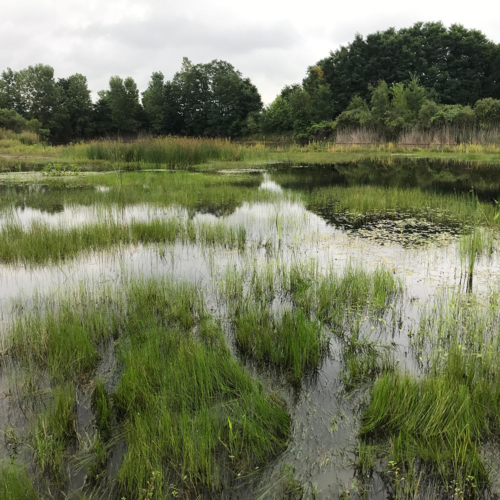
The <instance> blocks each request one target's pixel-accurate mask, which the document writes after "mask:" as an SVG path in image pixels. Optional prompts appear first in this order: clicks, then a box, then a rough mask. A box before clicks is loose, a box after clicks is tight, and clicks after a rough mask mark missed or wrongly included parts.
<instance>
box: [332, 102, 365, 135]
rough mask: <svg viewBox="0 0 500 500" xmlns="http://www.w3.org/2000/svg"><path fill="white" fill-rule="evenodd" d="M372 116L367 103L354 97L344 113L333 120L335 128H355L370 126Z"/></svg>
mask: <svg viewBox="0 0 500 500" xmlns="http://www.w3.org/2000/svg"><path fill="white" fill-rule="evenodd" d="M371 121H372V116H371V113H370V108H369V107H368V103H367V102H366V101H365V100H364V99H363V98H362V97H359V96H354V97H353V98H352V99H351V102H350V103H349V106H347V109H346V110H345V111H342V113H340V115H339V116H337V118H336V120H335V127H336V128H357V127H361V126H363V125H367V124H370V123H371Z"/></svg>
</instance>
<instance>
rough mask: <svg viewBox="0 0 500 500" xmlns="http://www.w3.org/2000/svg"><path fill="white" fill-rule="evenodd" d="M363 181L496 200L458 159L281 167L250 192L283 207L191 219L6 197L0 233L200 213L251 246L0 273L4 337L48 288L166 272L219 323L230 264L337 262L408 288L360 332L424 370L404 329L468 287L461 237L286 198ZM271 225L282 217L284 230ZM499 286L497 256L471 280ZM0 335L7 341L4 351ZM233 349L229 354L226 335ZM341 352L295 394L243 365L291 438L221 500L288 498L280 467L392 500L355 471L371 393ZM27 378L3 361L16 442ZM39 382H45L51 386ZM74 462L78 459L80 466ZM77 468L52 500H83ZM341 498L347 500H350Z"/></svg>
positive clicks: (55, 196) (168, 212)
mask: <svg viewBox="0 0 500 500" xmlns="http://www.w3.org/2000/svg"><path fill="white" fill-rule="evenodd" d="M356 184H371V185H380V186H398V187H419V188H421V189H426V190H433V191H437V192H441V193H450V192H457V193H458V192H459V193H468V192H469V191H470V190H471V189H472V188H474V192H475V193H476V194H477V196H478V197H480V198H481V199H483V200H485V201H491V200H493V199H495V198H497V196H498V195H499V193H500V168H495V167H492V166H480V167H477V168H472V167H471V166H470V165H468V164H465V165H464V164H461V165H460V164H458V163H454V162H429V161H428V160H425V161H423V160H401V159H394V161H392V162H391V163H387V162H383V163H381V162H373V161H368V160H364V161H360V162H357V163H349V164H336V165H321V166H290V165H281V166H275V167H274V168H273V169H272V170H271V171H270V172H269V175H258V176H256V177H255V180H252V181H251V182H249V185H248V189H264V190H269V191H272V192H274V193H277V194H278V196H279V197H278V199H277V200H276V201H275V202H267V203H246V202H243V203H242V204H239V205H236V204H235V205H233V206H220V205H218V204H217V203H214V204H211V205H200V206H198V207H196V208H195V209H193V207H190V208H189V209H186V208H182V207H180V208H176V209H165V208H158V207H153V206H149V205H146V204H140V205H134V206H130V207H126V208H125V209H123V208H120V209H119V210H118V209H117V208H116V207H115V206H114V205H111V206H109V205H107V206H106V207H103V206H100V205H99V203H97V204H96V203H95V198H94V196H95V193H96V190H95V188H92V192H91V193H90V194H91V196H90V198H88V197H87V194H89V191H88V190H89V188H81V190H82V191H81V192H79V191H78V189H74V190H72V191H71V190H70V192H68V190H65V189H63V188H62V187H57V188H51V187H47V186H46V187H43V186H42V187H40V186H23V187H19V186H16V187H3V188H2V189H1V190H0V196H2V197H3V200H4V202H5V205H4V207H9V210H7V211H6V213H5V214H3V215H0V227H1V224H2V217H3V219H4V221H5V219H6V218H7V217H12V213H13V212H14V214H15V216H16V217H17V218H18V219H19V220H21V222H22V223H23V224H24V225H29V224H31V223H33V221H36V220H43V221H44V222H46V223H49V224H55V225H58V224H62V225H75V224H83V223H86V222H88V221H92V220H94V219H95V218H96V217H98V216H102V214H103V213H105V214H109V216H110V217H113V218H115V217H121V218H122V219H121V220H123V221H124V222H129V221H131V220H137V219H140V220H151V219H152V218H155V217H162V218H165V217H193V218H194V219H195V220H200V221H206V222H210V221H215V220H223V221H224V222H225V223H226V224H228V225H234V226H237V225H244V226H245V228H246V230H247V235H248V239H249V246H250V249H249V250H247V251H245V252H243V253H234V252H228V251H226V250H224V249H204V248H201V247H199V246H196V245H181V244H175V245H172V246H171V247H169V248H165V247H164V246H162V245H151V246H140V245H139V246H135V247H125V248H120V249H117V250H116V251H113V252H109V253H103V252H98V253H90V254H87V255H83V256H81V257H79V258H77V259H75V260H73V261H70V262H66V263H64V264H60V265H56V266H41V267H36V268H27V267H23V266H12V265H11V266H6V265H0V328H2V330H1V331H2V332H6V331H7V329H8V323H9V319H10V318H11V316H12V314H16V311H18V310H19V308H20V307H21V308H27V309H29V308H30V307H31V306H32V302H33V297H34V295H35V293H38V294H39V295H40V297H42V299H43V297H44V296H46V295H47V294H49V293H50V292H53V291H54V290H64V289H66V288H72V287H76V286H81V285H82V284H83V285H85V286H91V287H92V286H100V285H102V284H106V283H108V284H109V283H113V284H119V283H122V282H123V283H125V282H127V281H128V280H130V279H131V278H133V277H136V276H165V277H169V278H170V279H173V280H188V281H191V282H195V283H197V284H198V286H200V287H202V288H203V290H205V294H206V298H207V301H208V305H209V307H210V308H211V310H212V313H213V314H214V316H216V317H220V318H221V319H222V320H224V311H223V310H221V309H219V308H218V300H217V297H218V283H220V282H221V281H222V280H223V279H224V276H225V274H224V273H225V270H226V268H228V267H232V268H236V269H239V270H243V269H244V268H245V267H247V266H248V265H249V264H252V263H253V264H255V265H257V266H264V265H273V263H274V264H275V263H276V261H277V260H280V261H281V262H302V263H307V262H317V264H318V266H319V268H320V269H323V270H326V269H328V268H330V267H332V266H333V267H334V268H335V269H337V270H341V269H342V268H343V267H345V266H347V265H349V264H352V263H353V262H354V263H361V264H362V265H364V266H365V267H367V268H373V267H375V266H377V265H383V266H385V267H387V268H389V269H391V270H393V271H394V273H395V274H397V275H398V276H400V277H401V278H402V279H403V280H404V287H405V292H404V293H403V295H402V296H401V297H399V298H398V299H397V300H396V301H395V302H394V304H393V305H391V306H390V307H388V309H387V311H386V312H384V313H381V317H380V318H370V319H369V320H368V321H366V323H364V324H363V326H362V328H361V334H363V335H367V336H369V337H370V338H372V339H379V340H381V341H383V342H384V343H391V344H392V345H393V346H394V356H395V357H396V358H397V359H398V363H400V365H401V366H403V367H405V368H407V369H408V370H410V371H412V372H415V373H418V371H419V366H420V365H419V363H418V360H416V359H415V357H414V354H413V353H412V350H411V341H410V339H409V336H408V334H409V332H411V331H412V330H414V329H415V327H416V325H417V324H418V321H419V318H420V317H421V314H422V311H423V310H424V309H425V308H424V305H425V304H431V303H432V300H433V298H435V297H439V296H440V295H442V294H446V293H447V292H448V291H449V290H455V291H456V290H464V287H465V284H464V281H463V280H464V277H463V265H462V263H461V261H460V257H459V251H458V233H457V231H456V230H455V229H454V228H453V227H445V228H443V227H435V226H429V224H427V223H423V222H422V221H420V220H419V219H418V218H414V217H413V218H410V217H409V216H407V215H406V214H398V215H397V217H392V218H389V219H382V220H381V219H379V218H374V219H373V220H371V221H366V220H364V221H363V224H361V225H358V226H356V225H355V224H352V222H349V221H344V222H341V223H339V220H338V219H332V218H329V217H328V216H327V214H325V213H322V212H321V211H317V212H316V213H315V212H313V211H311V210H308V209H307V208H306V207H305V206H304V205H303V204H302V203H299V202H297V201H294V200H293V199H290V198H289V197H288V195H287V190H292V191H304V190H305V191H310V190H313V189H315V188H317V187H324V186H331V185H356ZM79 189H80V188H79ZM97 192H98V196H102V197H106V196H108V195H109V193H108V191H106V190H97ZM82 193H83V199H84V200H86V201H88V203H85V204H75V201H76V200H78V199H80V200H81V199H82ZM44 200H46V204H44ZM92 200H94V201H92ZM0 206H2V203H1V202H0ZM7 212H8V213H7ZM99 214H100V215H99ZM277 217H280V220H281V221H282V227H281V230H280V231H279V233H278V229H277V226H276V218H277ZM401 223H403V224H405V226H404V230H407V231H406V232H407V233H408V235H411V236H412V237H413V236H415V238H414V239H415V241H414V242H413V241H411V240H412V237H408V238H405V239H404V240H398V239H397V238H392V239H391V237H390V235H391V234H396V233H398V232H399V233H404V231H401V226H400V224H401ZM349 224H351V225H350V226H349ZM370 224H382V226H383V227H382V229H384V230H385V231H386V233H385V234H386V238H385V239H384V241H383V242H382V241H380V240H379V239H377V238H370V237H367V235H366V234H362V233H361V232H360V231H361V230H368V231H370V229H369V227H370ZM398 224H399V226H398ZM384 225H385V226H384ZM394 225H396V226H397V227H396V228H395V227H394ZM367 227H368V229H367ZM379 229H380V228H379ZM399 233H398V234H399ZM436 234H437V235H444V236H445V237H444V238H442V241H441V242H440V244H432V245H428V246H424V247H422V246H421V245H420V244H418V243H419V242H420V240H421V239H425V238H426V237H429V238H430V239H432V238H433V237H434V236H435V235H436ZM269 238H271V239H272V240H273V242H274V243H275V247H279V251H278V252H277V253H274V254H272V255H269V253H268V252H266V250H265V248H264V246H263V242H265V241H267V240H268V239H269ZM278 240H280V241H279V244H278ZM433 243H435V241H434V240H433ZM499 279H500V259H499V258H498V255H497V253H496V252H495V253H494V254H493V255H492V256H490V257H481V258H479V260H478V262H477V264H476V268H475V273H474V283H473V286H474V292H476V293H478V294H479V295H481V294H485V293H487V292H488V290H489V288H490V287H491V284H492V283H493V282H495V281H496V282H498V280H499ZM13 304H17V305H16V307H14V308H13ZM1 338H2V336H1V335H0V349H1V343H2V340H1ZM228 343H229V344H230V345H231V338H230V334H229V333H228ZM341 348H342V346H341V341H340V340H339V339H337V338H336V337H334V336H332V340H331V344H330V355H329V356H328V357H327V358H326V359H325V360H324V362H323V363H322V365H321V366H320V367H319V369H318V372H317V373H315V374H313V375H309V376H307V377H305V378H304V380H303V381H302V383H301V384H300V386H299V387H297V386H293V387H292V386H290V385H289V384H287V382H286V380H283V378H282V377H281V376H279V375H277V374H273V373H268V372H266V371H265V370H261V369H258V368H257V367H254V366H253V365H251V364H250V365H248V369H249V370H251V371H252V373H253V374H254V375H255V376H256V377H258V378H259V379H260V380H262V381H263V382H264V384H266V385H267V386H269V387H271V388H273V389H274V390H276V389H277V388H278V389H279V392H280V394H281V395H282V396H283V397H284V398H285V400H286V401H287V407H288V409H289V411H290V414H291V416H292V421H293V436H292V439H291V442H290V445H289V447H288V448H287V450H286V451H284V452H283V453H282V454H281V455H280V456H279V457H277V458H276V459H274V460H273V461H272V462H271V463H270V464H269V466H268V467H266V468H265V469H264V470H262V471H260V472H259V473H257V474H255V475H252V477H247V478H243V479H241V480H239V481H238V482H237V483H236V484H234V485H233V488H230V489H228V490H226V491H225V492H224V493H223V498H227V499H233V498H234V499H241V500H247V499H248V500H250V499H255V498H259V497H262V498H282V497H281V496H280V495H281V489H280V483H279V478H280V474H281V471H282V468H283V466H284V465H288V466H290V467H292V469H293V471H294V475H295V477H296V478H297V480H299V481H300V482H301V483H302V484H303V485H304V496H303V499H304V500H305V499H307V498H313V497H314V495H313V493H312V492H313V490H315V491H317V498H318V499H330V498H360V497H361V494H360V487H359V485H360V484H361V483H364V487H365V488H366V495H367V496H366V497H365V498H372V499H383V498H390V496H391V492H390V490H389V489H387V488H386V487H385V485H384V480H383V478H384V474H383V473H382V472H380V471H379V473H377V472H376V473H374V475H373V477H371V478H362V479H361V480H360V478H359V471H358V470H357V468H356V467H355V462H356V452H357V445H358V443H357V431H358V429H359V418H360V415H361V411H362V408H363V402H364V401H365V399H364V398H365V395H366V392H367V391H368V390H369V384H368V385H366V386H361V387H359V388H358V389H357V390H356V391H354V392H352V391H348V390H347V389H346V387H345V385H344V383H343V382H342V377H341V374H342V371H343V361H342V354H341V351H342V349H341ZM241 362H242V363H244V362H245V361H244V360H241ZM98 373H99V374H102V375H104V376H105V377H106V379H107V380H108V381H113V380H116V379H117V377H118V376H119V366H118V365H117V363H116V359H115V358H114V353H113V349H112V346H103V351H102V353H101V364H100V366H99V368H98ZM20 375H21V374H20V372H19V370H18V368H16V367H15V365H12V363H10V362H5V363H4V364H3V365H2V375H1V377H0V426H1V427H2V429H7V428H10V427H12V428H14V429H16V432H19V433H20V434H21V435H22V433H23V432H27V430H28V427H29V426H28V420H27V419H28V417H30V416H31V417H32V416H33V414H34V413H36V411H37V409H36V407H35V408H34V409H32V410H31V411H26V408H22V407H19V405H18V402H17V399H16V398H15V397H13V396H12V394H13V393H12V387H13V386H14V387H15V384H13V381H15V380H16V379H17V378H19V377H20ZM41 385H42V386H43V382H42V383H41ZM77 415H78V432H79V434H81V435H85V434H88V435H92V433H93V432H94V424H93V417H92V412H91V409H90V395H89V389H88V388H85V387H82V388H80V389H79V393H78V410H77ZM12 453H13V449H12V443H9V442H8V441H7V440H5V443H4V440H1V441H0V457H9V456H11V455H12ZM124 453H126V445H125V443H124V441H123V439H121V440H120V439H118V440H117V442H116V443H115V445H114V446H113V448H112V457H111V460H110V461H109V465H108V469H107V476H106V481H105V484H106V486H105V487H104V488H103V489H102V490H97V491H95V497H92V498H107V496H108V495H109V494H110V492H112V491H113V488H112V484H113V479H114V477H115V475H116V471H117V469H118V468H119V465H120V463H121V460H122V457H123V456H124ZM78 454H79V452H78V451H77V450H75V453H74V456H78ZM21 456H22V457H24V459H25V460H29V451H27V450H26V449H24V451H23V452H22V455H21ZM80 458H81V457H80ZM77 462H78V460H76V459H74V457H73V459H71V460H70V461H69V462H68V467H69V471H70V481H69V484H68V486H67V489H66V491H65V492H64V493H63V494H59V493H56V492H54V491H52V493H53V495H54V498H64V495H66V494H67V495H68V497H69V498H78V496H77V495H78V494H79V493H80V492H81V491H82V490H81V488H82V487H83V486H84V479H85V477H84V474H83V472H82V471H81V470H79V469H78V466H77ZM34 472H36V470H35V469H34ZM87 493H88V491H87ZM347 493H348V494H349V495H350V497H346V496H342V495H345V494H347ZM206 498H208V497H206ZM214 498H215V497H214ZM218 498H219V497H218ZM428 498H433V496H432V493H429V495H428Z"/></svg>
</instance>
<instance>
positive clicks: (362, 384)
mask: <svg viewBox="0 0 500 500" xmlns="http://www.w3.org/2000/svg"><path fill="white" fill-rule="evenodd" d="M117 147H118V146H117ZM228 147H229V146H228ZM75 148H76V149H78V148H83V146H80V145H77V146H74V147H73V149H75ZM69 150H70V149H68V151H69ZM139 152H140V151H139ZM233 153H234V151H233V150H232V149H231V155H229V154H227V158H226V159H225V160H226V163H225V164H222V163H220V162H218V161H215V160H214V161H213V162H211V163H210V162H208V163H203V165H201V166H200V165H198V166H195V163H197V162H198V161H205V160H207V161H209V160H211V158H212V157H211V156H210V155H209V157H208V159H207V158H202V159H201V160H200V158H199V157H198V156H195V157H193V159H192V161H191V163H192V164H191V165H190V166H187V167H186V168H183V169H181V168H176V169H169V168H168V167H169V165H168V163H166V164H165V165H162V164H161V161H162V160H155V161H158V162H159V164H158V165H156V168H154V169H153V168H151V169H149V170H148V169H145V168H138V167H137V165H135V163H134V162H136V161H138V160H137V154H139V153H137V151H136V152H135V156H130V158H129V160H128V161H129V165H128V167H129V168H127V169H125V168H122V167H123V165H121V166H119V167H116V165H114V164H110V165H111V167H107V168H104V164H99V168H96V169H95V170H99V171H98V172H97V171H94V170H93V167H92V166H91V165H90V164H89V165H87V166H86V167H85V169H84V170H86V171H85V172H82V171H80V170H79V169H73V170H65V169H63V171H58V172H56V173H55V174H54V171H53V169H52V170H49V171H46V172H45V173H41V172H30V173H26V172H22V170H27V169H28V167H26V166H23V168H19V170H20V171H19V172H7V173H3V174H0V500H4V499H87V500H91V499H92V500H94V499H110V500H114V499H116V500H123V499H126V500H136V499H160V498H185V499H212V498H213V499H216V498H217V499H220V498H224V499H236V500H247V499H248V500H250V499H262V500H264V499H280V500H282V499H290V500H291V499H297V500H312V499H331V498H333V499H380V500H382V499H389V498H390V499H395V498H405V499H406V498H408V499H409V498H412V499H413V498H429V499H431V498H442V499H447V498H453V499H466V498H498V496H499V494H500V455H499V454H498V440H499V438H500V417H499V415H500V367H499V365H498V362H497V359H498V354H499V349H500V343H499V341H500V322H499V300H500V297H499V291H500V289H499V285H498V283H499V278H500V254H499V252H498V237H499V233H498V230H499V226H500V218H499V217H498V214H499V212H500V207H498V204H497V200H499V199H500V167H499V166H498V164H492V163H484V162H479V161H472V160H470V159H467V160H463V161H460V160H459V159H457V158H453V159H439V158H416V157H408V156H399V155H395V156H387V157H374V156H373V155H362V154H356V155H351V156H350V157H349V158H348V157H347V156H342V155H339V159H338V160H334V161H332V158H334V155H332V154H330V155H328V157H327V159H328V161H326V159H325V160H324V161H321V162H317V163H316V162H303V161H299V160H291V159H287V158H285V159H284V160H286V161H278V160H277V159H276V158H273V159H272V161H271V160H270V159H269V158H264V157H262V158H260V159H258V160H257V159H256V160H255V161H253V160H252V159H251V158H240V157H238V156H237V155H236V156H235V155H234V154H233ZM68 154H69V153H68ZM92 154H93V155H94V156H96V157H97V156H99V154H101V156H102V152H101V153H100V152H99V149H98V148H97V147H95V148H94V150H93V153H92ZM117 154H118V153H117ZM120 154H121V153H120ZM210 154H212V153H210ZM264 160H265V161H264ZM11 161H12V160H11V159H9V162H11ZM71 161H73V160H71ZM106 161H107V160H106ZM75 163H78V161H77V160H75ZM101 167H102V168H101ZM139 167H140V166H139ZM142 167H144V165H143V166H142ZM9 170H16V169H10V168H9ZM106 170H107V171H106Z"/></svg>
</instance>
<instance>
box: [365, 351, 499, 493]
mask: <svg viewBox="0 0 500 500" xmlns="http://www.w3.org/2000/svg"><path fill="white" fill-rule="evenodd" d="M497 354H498V353H497V351H496V350H495V351H493V350H489V349H485V351H484V352H483V353H481V355H478V354H477V353H472V352H464V350H463V349H462V348H460V347H459V346H458V345H454V346H452V348H451V349H450V351H449V352H448V353H447V355H446V356H444V358H445V359H444V360H442V359H441V358H440V360H439V361H437V362H436V364H435V365H434V367H433V368H432V370H431V372H430V373H429V374H428V375H426V376H425V377H423V378H421V379H418V378H416V377H414V376H411V375H409V374H407V373H402V372H399V371H396V372H393V373H386V374H383V375H381V376H380V377H379V378H378V380H377V381H376V382H375V385H374V388H373V395H372V398H371V402H370V405H369V407H368V408H367V409H366V411H365V412H364V414H363V418H362V421H363V426H362V428H361V431H360V433H361V436H362V437H363V438H367V437H370V436H371V437H377V438H379V439H385V440H389V443H390V447H389V460H390V463H393V464H397V466H398V467H400V468H401V469H402V470H401V473H400V475H404V474H405V473H407V474H408V476H409V477H410V479H411V478H413V479H414V478H416V477H418V475H419V473H420V472H421V471H424V472H426V473H427V477H428V478H432V479H434V480H435V481H436V482H437V483H439V484H440V486H441V488H444V489H446V488H450V487H452V486H453V487H454V488H458V489H459V490H460V491H462V492H468V493H469V494H470V496H477V495H478V494H479V491H478V489H479V490H480V489H481V488H484V487H486V486H488V484H489V477H488V470H487V467H486V465H485V464H484V463H483V461H482V460H481V457H480V447H481V444H482V442H483V441H484V440H485V439H487V438H488V437H489V436H498V435H499V431H500V425H499V424H500V418H499V414H500V413H499V412H500V404H499V401H500V370H499V369H498V367H497V363H496V361H495V360H496V356H497ZM408 482H411V481H408ZM414 485H415V484H414ZM476 487H477V488H478V489H476ZM466 496H468V495H466Z"/></svg>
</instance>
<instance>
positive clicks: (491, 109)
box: [474, 97, 500, 127]
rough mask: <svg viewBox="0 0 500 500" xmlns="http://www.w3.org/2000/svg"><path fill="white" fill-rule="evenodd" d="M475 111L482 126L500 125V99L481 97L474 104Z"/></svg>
mask: <svg viewBox="0 0 500 500" xmlns="http://www.w3.org/2000/svg"><path fill="white" fill-rule="evenodd" d="M474 113H475V115H476V118H477V122H478V124H479V126H480V127H491V126H496V127H498V126H499V125H500V100H498V99H492V98H491V97H489V98H487V99H481V100H479V101H477V102H476V105H475V106H474Z"/></svg>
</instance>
